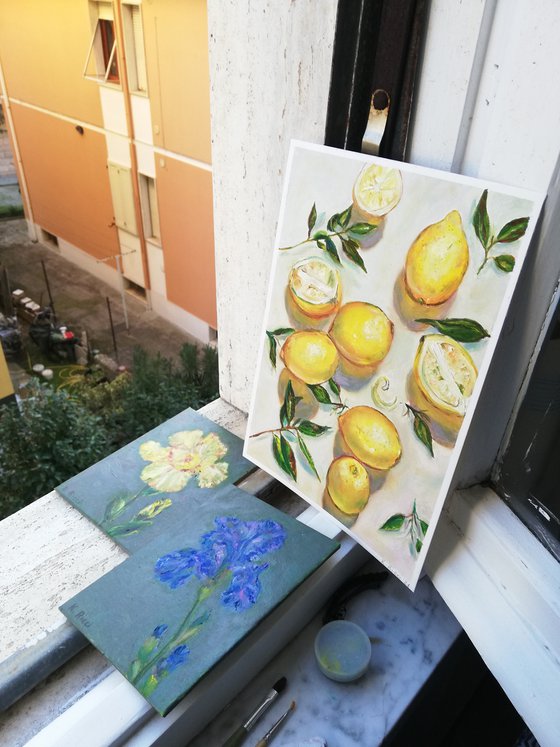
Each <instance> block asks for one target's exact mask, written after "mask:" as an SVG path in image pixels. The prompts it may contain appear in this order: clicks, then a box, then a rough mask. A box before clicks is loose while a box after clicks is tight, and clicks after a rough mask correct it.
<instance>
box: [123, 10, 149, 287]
mask: <svg viewBox="0 0 560 747" xmlns="http://www.w3.org/2000/svg"><path fill="white" fill-rule="evenodd" d="M114 9H115V10H116V13H115V14H114V16H115V31H116V37H117V51H118V54H119V76H120V82H121V86H122V91H123V95H124V108H125V114H126V123H127V129H128V136H129V149H130V165H131V173H132V192H133V195H134V212H135V214H136V225H137V229H138V239H139V241H140V253H141V257H142V270H143V272H144V284H145V287H146V290H150V287H151V284H150V269H149V265H148V250H147V247H146V236H145V234H144V221H143V218H142V205H141V202H140V185H139V181H138V159H137V158H136V146H135V145H134V120H133V118H132V104H131V103H130V88H129V86H128V71H127V68H126V55H125V47H124V32H123V18H122V6H121V3H120V0H117V1H116V2H115V3H114Z"/></svg>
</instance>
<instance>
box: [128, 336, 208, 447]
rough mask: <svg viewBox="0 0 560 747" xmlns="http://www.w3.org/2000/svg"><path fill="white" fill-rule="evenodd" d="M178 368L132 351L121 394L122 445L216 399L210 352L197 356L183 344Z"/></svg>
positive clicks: (168, 361)
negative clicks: (122, 412)
mask: <svg viewBox="0 0 560 747" xmlns="http://www.w3.org/2000/svg"><path fill="white" fill-rule="evenodd" d="M179 357H180V365H179V367H177V366H175V365H174V364H173V362H172V361H170V360H169V359H168V358H164V357H163V356H161V355H156V356H152V355H149V354H148V353H146V351H145V350H142V349H140V348H137V349H136V350H135V351H134V358H133V367H132V371H133V373H132V376H131V377H130V379H129V381H128V385H127V386H125V387H124V388H123V390H122V407H123V411H124V417H123V429H124V437H125V442H126V443H128V442H129V441H132V440H133V439H135V438H138V436H141V435H142V434H143V433H145V432H146V431H149V430H150V429H151V428H155V426H156V425H159V424H160V423H163V422H164V421H165V420H168V419H169V418H171V417H173V415H177V413H179V412H181V411H182V410H184V409H185V408H187V407H192V408H193V409H195V410H197V409H198V408H200V407H202V406H203V405H205V404H206V403H207V402H210V401H211V400H212V399H215V398H216V397H217V396H218V358H217V354H216V352H215V351H214V350H212V349H211V348H206V349H205V350H204V351H202V353H199V351H198V349H197V347H196V346H195V345H189V344H186V345H184V346H183V347H182V349H181V351H180V355H179Z"/></svg>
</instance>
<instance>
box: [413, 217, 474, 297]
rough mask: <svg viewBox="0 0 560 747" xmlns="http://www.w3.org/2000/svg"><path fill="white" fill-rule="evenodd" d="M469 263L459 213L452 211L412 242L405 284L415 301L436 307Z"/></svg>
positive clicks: (453, 286) (452, 291)
mask: <svg viewBox="0 0 560 747" xmlns="http://www.w3.org/2000/svg"><path fill="white" fill-rule="evenodd" d="M468 264H469V246H468V244H467V238H466V236H465V232H464V231H463V225H462V222H461V216H460V215H459V213H458V212H457V210H452V211H451V212H450V213H448V214H447V215H446V216H445V218H443V219H442V220H440V221H439V223H433V224H432V225H431V226H428V227H427V228H425V229H424V230H423V231H422V232H421V233H420V234H419V235H418V236H417V237H416V239H415V240H414V241H413V243H412V246H411V247H410V249H409V250H408V254H407V257H406V263H405V284H406V288H407V290H408V293H409V294H410V295H411V296H412V298H413V299H414V300H415V301H417V302H418V303H422V304H427V305H428V306H437V305H438V304H440V303H444V302H445V301H447V300H448V299H449V298H451V296H452V295H453V294H454V293H455V291H456V290H457V288H458V287H459V285H460V284H461V281H462V279H463V276H464V275H465V272H466V271H467V267H468Z"/></svg>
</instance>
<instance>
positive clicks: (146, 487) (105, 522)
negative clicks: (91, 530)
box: [100, 485, 161, 530]
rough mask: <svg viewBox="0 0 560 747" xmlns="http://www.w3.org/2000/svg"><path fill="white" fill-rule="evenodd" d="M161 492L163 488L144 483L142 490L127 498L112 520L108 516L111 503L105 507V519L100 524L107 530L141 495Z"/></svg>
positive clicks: (152, 494)
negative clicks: (155, 488) (158, 488)
mask: <svg viewBox="0 0 560 747" xmlns="http://www.w3.org/2000/svg"><path fill="white" fill-rule="evenodd" d="M160 493H161V490H154V488H151V487H150V486H149V485H144V487H143V488H140V490H139V491H138V492H137V493H134V495H131V496H130V497H129V498H127V499H126V500H125V502H124V504H123V506H122V508H121V509H120V511H119V512H118V513H117V514H115V516H113V517H112V518H111V519H110V520H109V519H108V517H107V514H108V513H109V512H110V507H111V503H113V501H111V503H110V504H109V505H108V506H107V508H106V509H105V516H104V517H103V521H102V522H101V524H100V526H101V528H102V529H104V530H106V528H107V527H108V526H111V524H112V523H114V522H115V521H116V519H118V518H119V516H120V515H121V514H122V512H123V511H124V510H125V509H126V508H128V507H129V506H130V504H131V503H134V501H135V500H136V499H137V498H139V497H140V496H141V495H144V496H148V495H149V496H154V495H159V494H160Z"/></svg>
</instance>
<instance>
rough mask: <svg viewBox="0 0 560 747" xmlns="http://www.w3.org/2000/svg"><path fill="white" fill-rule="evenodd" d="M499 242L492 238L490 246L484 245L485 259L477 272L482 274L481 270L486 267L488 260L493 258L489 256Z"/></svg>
mask: <svg viewBox="0 0 560 747" xmlns="http://www.w3.org/2000/svg"><path fill="white" fill-rule="evenodd" d="M497 243H498V242H497V241H496V240H495V239H492V240H491V241H490V243H489V244H488V246H485V247H483V249H484V260H483V262H482V264H481V265H480V267H479V268H478V270H477V272H476V274H477V275H480V271H481V270H482V269H483V268H484V266H485V265H486V263H487V262H488V260H489V259H491V257H490V256H489V254H490V250H491V249H492V247H493V246H495V245H496V244H497Z"/></svg>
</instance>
